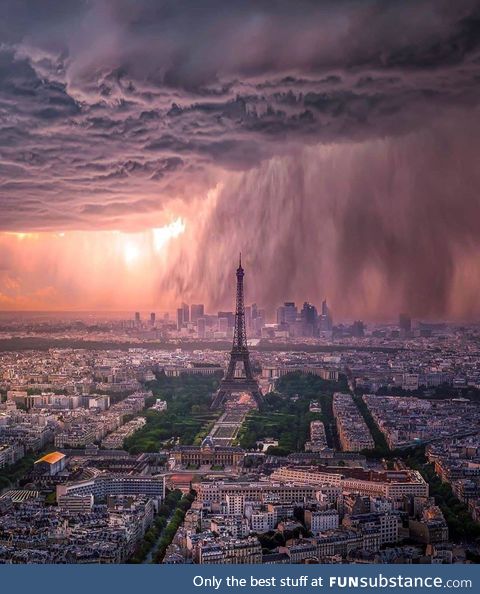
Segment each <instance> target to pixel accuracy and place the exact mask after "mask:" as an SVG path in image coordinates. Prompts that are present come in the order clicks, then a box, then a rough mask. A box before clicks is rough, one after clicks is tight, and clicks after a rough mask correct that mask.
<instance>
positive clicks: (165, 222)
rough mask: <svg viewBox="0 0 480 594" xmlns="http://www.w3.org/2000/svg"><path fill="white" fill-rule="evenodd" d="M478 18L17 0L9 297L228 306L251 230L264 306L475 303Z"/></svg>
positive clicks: (1, 289)
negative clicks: (239, 258) (324, 302)
mask: <svg viewBox="0 0 480 594" xmlns="http://www.w3.org/2000/svg"><path fill="white" fill-rule="evenodd" d="M380 5H381V6H380ZM479 23H480V9H479V7H478V2H474V1H472V0H458V1H457V2H455V3H452V2H450V1H448V0H442V1H433V0H430V1H427V0H421V1H415V2H413V1H406V2H402V3H398V2H381V3H380V2H378V1H373V0H367V1H365V2H348V1H336V2H333V1H327V0H326V1H323V2H309V1H306V0H301V1H300V2H295V3H289V2H284V3H279V4H278V3H277V6H276V8H275V10H274V11H273V10H272V8H271V7H270V4H269V3H266V2H239V3H235V4H234V5H230V6H228V9H227V8H226V6H225V4H224V3H223V2H219V1H217V0H210V1H209V2H203V3H202V7H201V9H200V8H199V7H198V4H197V3H195V2H191V1H180V2H178V1H177V2H148V1H146V0H140V1H137V2H135V3H132V2H125V1H115V2H108V1H99V2H94V3H90V2H79V1H75V2H73V1H66V2H63V3H62V5H61V10H60V9H59V8H58V5H56V4H55V3H52V4H50V3H47V4H45V3H42V4H41V5H39V3H37V2H16V1H5V2H2V5H1V7H0V37H1V40H2V44H1V47H0V123H1V138H2V142H1V148H0V155H1V165H0V211H1V217H0V228H1V234H0V309H7V310H22V309H23V310H45V309H49V310H61V309H70V310H71V309H73V310H76V309H78V310H85V309H108V310H116V309H122V310H127V309H130V310H132V311H133V310H137V309H150V308H154V307H155V308H156V309H158V310H166V309H170V310H173V309H174V308H175V307H176V305H177V304H178V302H179V301H180V300H185V301H187V302H202V303H203V302H204V303H206V304H207V306H208V307H209V308H211V310H215V308H220V307H231V303H232V296H231V279H232V275H233V272H234V267H235V264H236V260H237V254H238V251H240V250H242V251H243V253H244V261H245V265H246V267H247V268H248V274H249V277H248V283H247V285H246V291H247V295H248V299H249V300H250V301H251V302H253V301H256V302H258V303H260V304H261V305H262V307H265V308H266V309H267V311H269V312H270V313H273V312H274V311H275V308H276V307H277V306H278V305H279V304H280V303H282V302H283V301H284V300H292V301H297V302H299V303H301V302H303V301H305V300H308V301H311V302H315V303H320V302H321V300H322V299H323V298H325V297H327V298H328V300H329V303H330V304H332V307H333V309H334V312H335V315H336V317H337V318H341V317H342V316H343V317H345V316H346V317H350V318H352V319H353V318H355V317H359V318H360V317H361V318H363V319H367V320H368V319H370V320H375V319H388V318H390V319H393V318H395V319H396V317H397V315H398V312H400V311H407V312H408V313H409V314H410V315H412V316H415V317H424V318H430V319H435V318H436V319H439V318H449V319H471V320H478V318H479V315H480V304H479V300H478V293H479V288H480V275H479V272H478V261H477V260H478V256H477V254H478V248H479V235H478V229H477V227H478V224H477V221H478V220H479V216H480V200H479V196H480V173H479V169H478V166H477V158H478V157H477V156H478V150H479V148H480V147H479V146H478V144H479V142H480V141H479V138H480V134H479V133H478V132H479V123H478V122H479V118H478V101H479V92H480V91H479V86H478V82H477V81H478V76H479V74H480V61H479V35H478V30H479ZM193 26H194V29H192V28H193ZM192 31H193V32H192Z"/></svg>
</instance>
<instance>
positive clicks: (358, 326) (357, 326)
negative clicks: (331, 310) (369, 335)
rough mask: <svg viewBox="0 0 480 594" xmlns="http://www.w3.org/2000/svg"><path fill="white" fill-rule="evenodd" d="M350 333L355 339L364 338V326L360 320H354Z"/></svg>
mask: <svg viewBox="0 0 480 594" xmlns="http://www.w3.org/2000/svg"><path fill="white" fill-rule="evenodd" d="M351 333H352V336H354V337H355V338H363V336H365V324H364V323H363V322H362V321H361V320H356V321H355V322H353V324H352V327H351Z"/></svg>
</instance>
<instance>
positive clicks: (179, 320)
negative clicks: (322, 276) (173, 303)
mask: <svg viewBox="0 0 480 594" xmlns="http://www.w3.org/2000/svg"><path fill="white" fill-rule="evenodd" d="M182 328H183V307H179V308H178V309H177V330H181V329H182Z"/></svg>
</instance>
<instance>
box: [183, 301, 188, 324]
mask: <svg viewBox="0 0 480 594" xmlns="http://www.w3.org/2000/svg"><path fill="white" fill-rule="evenodd" d="M182 309H183V323H184V324H188V322H189V321H190V306H189V305H188V303H182Z"/></svg>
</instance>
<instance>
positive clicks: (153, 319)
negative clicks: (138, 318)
mask: <svg viewBox="0 0 480 594" xmlns="http://www.w3.org/2000/svg"><path fill="white" fill-rule="evenodd" d="M150 326H151V327H152V328H154V327H155V312H153V311H152V313H151V314H150Z"/></svg>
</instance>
